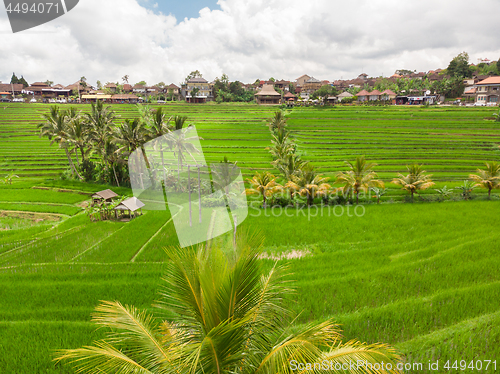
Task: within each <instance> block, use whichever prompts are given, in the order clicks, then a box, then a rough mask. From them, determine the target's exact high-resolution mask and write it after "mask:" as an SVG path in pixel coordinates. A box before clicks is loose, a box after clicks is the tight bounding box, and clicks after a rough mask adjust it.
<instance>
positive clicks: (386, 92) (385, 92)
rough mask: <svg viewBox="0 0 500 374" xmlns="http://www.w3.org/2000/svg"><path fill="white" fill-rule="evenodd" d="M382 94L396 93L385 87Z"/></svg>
mask: <svg viewBox="0 0 500 374" xmlns="http://www.w3.org/2000/svg"><path fill="white" fill-rule="evenodd" d="M382 95H396V93H395V92H392V91H391V90H389V89H387V90H385V91H384V92H382Z"/></svg>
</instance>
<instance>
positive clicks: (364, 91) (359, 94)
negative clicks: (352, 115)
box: [356, 90, 370, 97]
mask: <svg viewBox="0 0 500 374" xmlns="http://www.w3.org/2000/svg"><path fill="white" fill-rule="evenodd" d="M369 95H370V93H369V92H368V91H367V90H363V91H359V92H358V93H357V94H356V96H358V97H359V96H369Z"/></svg>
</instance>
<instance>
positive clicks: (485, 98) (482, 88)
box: [476, 76, 500, 105]
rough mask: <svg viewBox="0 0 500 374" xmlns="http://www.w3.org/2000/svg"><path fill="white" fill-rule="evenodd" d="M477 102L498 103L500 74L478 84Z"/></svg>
mask: <svg viewBox="0 0 500 374" xmlns="http://www.w3.org/2000/svg"><path fill="white" fill-rule="evenodd" d="M476 86H477V91H476V103H484V104H485V105H498V97H499V94H500V76H497V77H489V78H486V79H484V80H482V81H480V82H478V83H477V84H476Z"/></svg>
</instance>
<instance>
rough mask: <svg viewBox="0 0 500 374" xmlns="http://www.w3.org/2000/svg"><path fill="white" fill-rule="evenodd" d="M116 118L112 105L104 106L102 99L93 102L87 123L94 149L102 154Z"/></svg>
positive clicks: (87, 115)
mask: <svg viewBox="0 0 500 374" xmlns="http://www.w3.org/2000/svg"><path fill="white" fill-rule="evenodd" d="M115 119H116V115H115V113H114V111H113V110H112V109H111V106H109V105H108V106H104V103H103V102H102V101H101V100H97V102H95V103H92V108H91V110H90V113H86V123H87V124H88V126H89V136H90V140H91V141H92V143H93V144H94V149H96V150H97V152H98V153H100V154H101V155H102V152H103V151H104V148H103V147H104V145H105V144H106V141H107V140H108V138H109V137H110V136H111V133H112V129H113V121H114V120H115Z"/></svg>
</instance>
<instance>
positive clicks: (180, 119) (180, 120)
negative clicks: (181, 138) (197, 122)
mask: <svg viewBox="0 0 500 374" xmlns="http://www.w3.org/2000/svg"><path fill="white" fill-rule="evenodd" d="M186 120H187V116H179V115H176V116H175V117H174V127H173V128H172V130H182V129H183V128H184V124H185V122H186Z"/></svg>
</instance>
